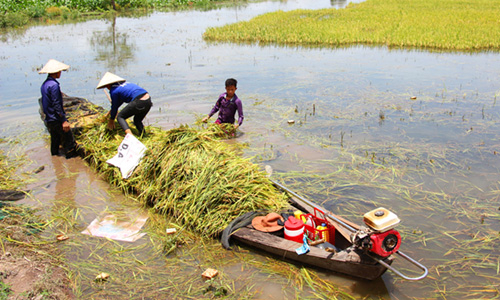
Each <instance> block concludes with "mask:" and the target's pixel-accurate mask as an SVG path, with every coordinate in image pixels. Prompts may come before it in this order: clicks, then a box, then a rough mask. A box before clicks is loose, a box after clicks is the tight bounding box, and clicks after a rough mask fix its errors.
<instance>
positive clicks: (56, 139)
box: [47, 121, 76, 155]
mask: <svg viewBox="0 0 500 300" xmlns="http://www.w3.org/2000/svg"><path fill="white" fill-rule="evenodd" d="M47 129H48V130H49V133H50V154H52V155H58V154H59V146H60V145H61V144H62V146H63V148H64V151H65V153H66V154H67V153H68V152H70V151H71V150H74V149H75V147H76V142H75V138H74V137H73V133H72V132H71V130H70V131H68V132H64V130H63V127H62V123H61V122H58V121H54V122H47Z"/></svg>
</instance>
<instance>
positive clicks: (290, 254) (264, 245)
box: [230, 182, 427, 280]
mask: <svg viewBox="0 0 500 300" xmlns="http://www.w3.org/2000/svg"><path fill="white" fill-rule="evenodd" d="M274 183H275V184H276V185H277V186H278V187H279V188H282V189H285V190H286V191H287V192H289V193H290V194H291V198H290V204H291V208H292V209H294V210H300V211H302V212H304V213H307V214H311V215H314V214H316V215H317V214H318V212H319V214H320V216H319V217H320V218H325V219H326V221H327V222H328V223H329V225H330V226H331V228H334V234H332V235H331V237H334V238H333V239H331V240H330V244H334V246H335V248H336V251H335V252H328V251H326V250H329V249H328V248H326V250H325V247H321V246H322V244H319V245H317V246H310V247H309V248H310V250H309V252H307V253H305V254H301V255H299V254H298V253H297V252H296V249H298V248H300V247H301V246H302V243H299V242H296V241H292V240H288V239H285V237H284V235H283V234H282V233H278V234H276V233H268V232H263V231H259V230H256V229H255V228H254V227H253V226H252V225H251V224H248V225H246V226H244V227H242V228H239V229H237V230H236V231H234V232H232V233H230V236H231V238H234V239H235V240H237V241H239V242H241V243H243V244H246V245H249V246H251V247H255V248H258V249H261V250H263V251H265V252H268V253H271V254H273V255H275V256H277V257H279V258H281V259H285V260H291V261H295V262H298V263H301V264H305V265H311V266H315V267H319V268H322V269H326V270H329V271H333V272H337V273H342V274H346V275H350V276H354V277H357V278H364V279H368V280H374V279H376V278H378V277H380V276H381V275H382V274H384V272H386V270H387V269H391V270H392V271H394V272H395V273H396V274H397V275H399V276H401V277H403V278H404V279H407V280H420V279H422V278H424V277H425V276H427V269H426V268H425V267H424V266H423V265H421V264H420V263H418V262H416V261H414V260H413V259H411V258H409V257H408V256H406V255H405V254H403V253H400V252H399V250H397V249H396V250H395V251H394V252H393V253H394V254H396V253H397V254H399V255H401V256H402V257H404V258H405V259H407V260H409V261H410V262H411V263H413V264H414V265H416V266H417V267H418V268H420V269H421V270H423V271H424V273H423V275H420V276H418V277H408V276H406V275H404V274H402V273H401V272H399V271H397V270H396V269H394V268H393V267H392V266H391V264H392V263H393V261H394V259H395V257H394V255H388V256H387V257H381V256H380V255H377V254H376V253H373V252H371V251H369V250H368V249H366V248H363V247H362V246H361V245H362V243H360V240H359V239H356V236H357V234H356V233H358V234H359V233H360V232H364V231H366V230H364V229H363V227H360V226H358V225H356V224H353V223H351V222H349V221H347V220H345V219H343V218H341V217H339V216H336V215H333V214H331V213H323V216H321V213H322V212H326V210H325V209H323V208H321V207H319V206H317V205H315V204H313V203H312V202H310V201H308V200H307V199H304V198H303V197H300V196H298V195H297V194H295V193H293V192H292V191H290V190H288V189H287V188H285V187H284V186H282V185H280V184H278V183H276V182H274ZM398 222H399V221H398ZM398 235H399V233H398ZM353 236H354V237H353ZM352 239H354V240H355V241H358V242H357V244H355V243H356V242H352V241H351V240H352ZM327 244H328V243H327ZM397 248H399V245H397ZM391 254H392V253H391Z"/></svg>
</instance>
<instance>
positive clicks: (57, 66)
mask: <svg viewBox="0 0 500 300" xmlns="http://www.w3.org/2000/svg"><path fill="white" fill-rule="evenodd" d="M67 69H69V66H68V65H67V64H63V63H62V62H60V61H57V60H55V59H49V61H48V62H47V63H46V64H45V66H43V68H42V69H41V70H40V71H38V73H39V74H43V73H48V74H52V73H57V72H59V71H65V70H67Z"/></svg>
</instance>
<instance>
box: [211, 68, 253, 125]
mask: <svg viewBox="0 0 500 300" xmlns="http://www.w3.org/2000/svg"><path fill="white" fill-rule="evenodd" d="M237 84H238V81H236V79H234V78H229V79H227V80H226V92H225V93H222V94H221V95H220V96H219V99H217V102H215V105H214V107H213V108H212V110H211V111H210V113H209V114H208V116H206V117H205V118H203V120H202V121H203V122H206V121H207V120H208V119H209V118H210V117H212V116H213V115H214V114H215V113H216V112H219V116H218V118H217V120H216V121H215V123H216V124H222V123H229V124H234V121H235V119H234V116H235V115H236V111H238V122H237V123H236V124H234V128H235V129H236V128H238V127H240V126H241V124H242V123H243V118H244V116H243V104H242V103H241V100H240V99H239V98H238V96H236V94H235V92H236V89H237V87H236V85H237Z"/></svg>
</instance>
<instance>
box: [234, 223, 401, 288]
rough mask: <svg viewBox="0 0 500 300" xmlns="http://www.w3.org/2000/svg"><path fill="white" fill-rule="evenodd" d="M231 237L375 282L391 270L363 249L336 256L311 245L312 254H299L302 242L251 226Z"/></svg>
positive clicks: (266, 250) (281, 255)
mask: <svg viewBox="0 0 500 300" xmlns="http://www.w3.org/2000/svg"><path fill="white" fill-rule="evenodd" d="M231 237H232V238H234V239H236V240H238V241H239V242H241V243H243V244H246V245H248V246H251V247H254V248H258V249H261V250H263V251H265V252H268V253H271V254H273V255H276V256H278V257H279V258H281V259H284V260H292V261H295V262H299V263H302V264H306V265H310V266H315V267H318V268H322V269H325V270H329V271H333V272H337V273H342V274H346V275H350V276H354V277H358V278H363V279H368V280H374V279H376V278H378V277H380V276H381V275H382V274H384V272H385V271H386V270H387V268H385V267H384V266H382V265H381V264H379V263H377V262H375V261H374V260H373V259H371V258H370V257H368V256H366V255H365V254H363V253H360V250H353V251H345V250H344V251H339V252H337V253H332V252H327V251H325V250H324V249H321V248H318V247H314V246H311V247H310V251H309V252H308V253H306V254H302V255H298V254H297V252H296V251H295V249H297V248H299V247H300V246H301V245H302V244H301V243H297V242H294V241H289V240H286V239H284V238H282V237H279V236H276V235H273V234H269V233H265V232H260V231H257V230H255V229H253V228H251V225H250V226H249V227H248V226H247V227H243V228H240V229H238V230H237V231H236V232H234V233H233V234H232V235H231ZM385 261H386V262H387V263H388V264H391V263H392V261H393V260H392V258H388V259H386V260H385Z"/></svg>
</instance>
